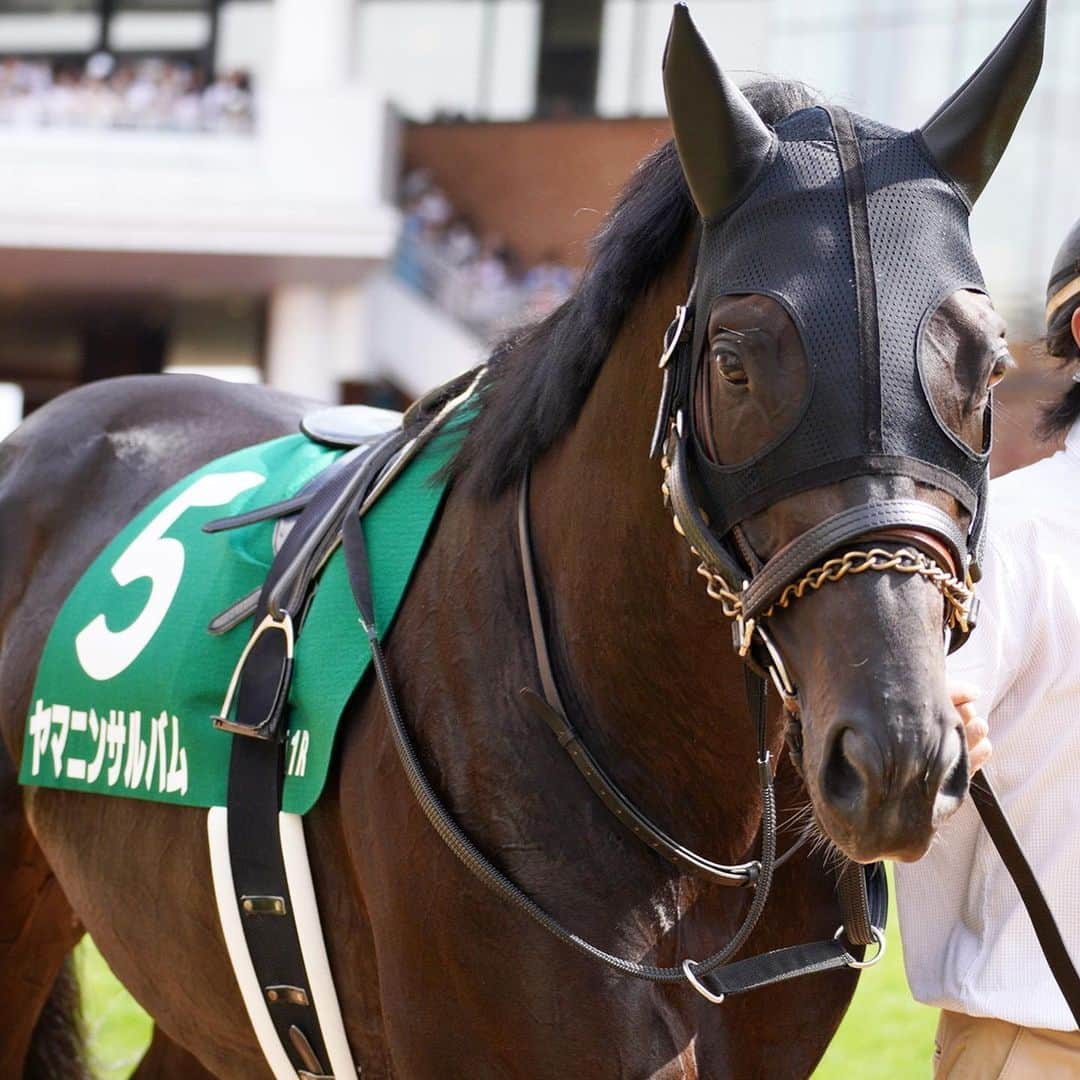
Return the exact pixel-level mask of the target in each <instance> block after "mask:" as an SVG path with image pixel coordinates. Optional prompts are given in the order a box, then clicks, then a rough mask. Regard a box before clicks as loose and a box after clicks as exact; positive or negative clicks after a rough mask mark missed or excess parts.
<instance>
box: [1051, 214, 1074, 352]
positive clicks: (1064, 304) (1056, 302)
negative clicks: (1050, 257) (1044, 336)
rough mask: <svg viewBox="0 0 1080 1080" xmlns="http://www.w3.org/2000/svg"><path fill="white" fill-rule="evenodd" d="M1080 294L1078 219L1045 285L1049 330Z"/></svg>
mask: <svg viewBox="0 0 1080 1080" xmlns="http://www.w3.org/2000/svg"><path fill="white" fill-rule="evenodd" d="M1078 296H1080V221H1078V222H1077V223H1076V224H1075V225H1073V227H1072V228H1071V229H1070V230H1069V235H1068V236H1067V237H1065V243H1064V244H1062V245H1061V249H1060V250H1059V251H1058V253H1057V258H1056V259H1054V268H1053V270H1051V271H1050V281H1049V283H1048V284H1047V286H1046V327H1047V329H1048V330H1050V329H1051V328H1052V327H1053V326H1054V323H1055V322H1056V321H1057V316H1058V315H1060V314H1061V313H1062V312H1063V311H1065V309H1066V308H1069V309H1070V311H1071V308H1072V306H1074V305H1072V304H1071V301H1073V300H1075V299H1076V298H1077V297H1078Z"/></svg>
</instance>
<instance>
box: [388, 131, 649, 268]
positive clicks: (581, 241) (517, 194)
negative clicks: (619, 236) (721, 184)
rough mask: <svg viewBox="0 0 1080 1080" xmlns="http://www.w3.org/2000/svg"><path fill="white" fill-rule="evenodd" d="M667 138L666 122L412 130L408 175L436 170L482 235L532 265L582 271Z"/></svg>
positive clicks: (408, 141)
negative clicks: (495, 237)
mask: <svg viewBox="0 0 1080 1080" xmlns="http://www.w3.org/2000/svg"><path fill="white" fill-rule="evenodd" d="M669 135H670V128H669V126H668V123H667V121H666V120H589V119H583V120H544V121H534V122H530V123H524V124H498V123H496V124H430V125H426V124H409V125H406V127H405V129H404V131H403V138H404V150H405V162H406V167H407V168H418V167H424V168H428V169H430V170H431V172H432V174H433V175H434V177H435V179H436V181H437V182H438V183H439V184H440V185H441V186H442V187H443V189H444V190H445V191H446V193H447V194H448V195H449V196H450V199H451V201H452V202H453V203H454V205H455V207H456V208H457V209H458V210H459V211H461V212H462V213H465V214H468V215H469V216H470V217H471V218H472V219H473V220H474V222H475V224H476V226H477V228H478V230H479V231H480V232H481V233H482V234H483V233H498V234H501V235H502V236H503V237H504V238H505V239H506V240H507V242H509V243H510V245H511V246H512V247H513V249H514V250H515V251H516V252H517V253H518V254H519V255H521V256H522V257H523V258H525V259H526V260H528V261H536V260H538V259H540V258H541V257H542V256H543V255H544V254H545V253H547V252H549V251H551V252H554V253H556V254H557V255H558V256H559V258H560V259H563V260H565V261H569V262H570V263H571V264H572V265H576V266H580V265H582V264H584V262H585V260H586V255H587V241H588V239H589V237H591V236H592V235H593V233H595V232H596V230H597V228H598V226H599V225H600V223H601V221H602V220H603V216H604V213H605V211H606V210H607V209H608V208H609V207H610V206H611V204H612V202H613V201H614V199H615V197H616V195H617V194H618V192H619V191H620V189H621V188H622V186H623V184H625V182H626V180H627V179H628V178H629V176H630V174H631V173H632V172H633V170H634V168H635V166H636V165H637V163H638V161H640V160H641V158H642V157H644V156H645V155H646V154H647V153H649V151H651V150H652V149H654V148H655V147H656V146H658V145H660V144H661V143H662V142H663V141H664V140H665V139H667V138H668V137H669Z"/></svg>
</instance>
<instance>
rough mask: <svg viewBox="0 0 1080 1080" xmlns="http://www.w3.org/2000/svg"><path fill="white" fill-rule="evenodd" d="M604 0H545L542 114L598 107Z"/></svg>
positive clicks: (540, 85) (565, 113) (539, 92)
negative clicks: (597, 81) (597, 76)
mask: <svg viewBox="0 0 1080 1080" xmlns="http://www.w3.org/2000/svg"><path fill="white" fill-rule="evenodd" d="M602 21H603V5H602V3H601V0H543V5H542V7H541V15H540V69H539V74H538V82H537V95H536V105H537V113H538V114H539V115H541V116H573V115H580V114H583V113H588V114H591V113H593V112H594V111H595V109H596V73H597V69H598V66H599V59H600V28H601V23H602Z"/></svg>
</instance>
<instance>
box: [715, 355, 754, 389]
mask: <svg viewBox="0 0 1080 1080" xmlns="http://www.w3.org/2000/svg"><path fill="white" fill-rule="evenodd" d="M713 361H714V362H715V363H716V368H717V370H718V371H719V372H720V377H721V378H722V379H724V381H725V382H729V383H731V384H732V385H733V386H745V385H746V384H747V383H748V382H749V381H750V377H749V376H748V375H747V374H746V368H744V367H743V364H742V360H741V359H740V358H739V354H738V353H737V352H736V351H735V350H734V349H732V347H731V346H730V345H719V346H715V347H714V348H713Z"/></svg>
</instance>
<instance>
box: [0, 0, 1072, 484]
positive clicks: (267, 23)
mask: <svg viewBox="0 0 1080 1080" xmlns="http://www.w3.org/2000/svg"><path fill="white" fill-rule="evenodd" d="M1019 7H1020V4H1019V0H817V2H816V3H814V4H806V3H804V2H802V0H695V2H694V3H693V13H694V16H695V18H696V19H697V21H698V22H699V24H700V26H701V27H702V29H703V31H704V33H705V35H706V37H707V38H708V39H709V41H710V42H711V43H712V45H713V47H714V49H715V50H716V51H717V53H718V55H719V58H720V60H721V62H722V63H723V64H724V65H726V66H727V67H728V68H729V69H731V70H733V71H735V72H736V73H741V74H742V75H743V76H746V77H748V76H749V75H750V74H751V73H753V72H759V71H772V72H777V73H781V74H785V75H791V76H795V77H798V78H800V79H803V80H804V81H806V82H808V83H810V84H811V85H813V86H815V87H817V88H818V89H820V90H822V91H824V92H825V93H827V94H828V95H830V96H831V97H833V98H834V99H836V100H837V101H839V102H841V103H842V104H845V105H847V106H849V107H852V108H855V109H857V110H859V111H861V112H864V113H866V114H868V115H871V116H874V117H875V118H877V119H881V120H884V121H887V122H890V123H893V124H896V125H897V126H908V127H911V126H915V125H917V124H919V123H920V122H922V121H924V120H925V119H927V118H928V117H929V116H930V114H931V113H932V112H933V111H934V110H935V109H936V108H937V106H938V105H939V104H940V103H941V102H942V101H943V100H944V99H945V98H946V97H947V96H948V94H949V93H951V91H952V90H953V89H954V88H955V87H956V86H958V85H959V84H960V83H961V82H962V81H963V80H964V79H965V78H966V77H967V75H968V74H969V73H970V72H971V71H973V70H974V68H975V67H976V66H977V64H978V63H979V62H980V60H981V59H982V58H983V57H984V56H985V55H986V53H987V52H988V51H989V49H990V48H991V47H992V46H993V45H994V44H995V43H996V41H997V40H998V38H999V37H1000V36H1001V34H1002V33H1003V32H1004V30H1005V28H1006V27H1007V26H1008V24H1009V23H1010V22H1011V20H1012V19H1013V18H1014V17H1015V15H1016V14H1017V11H1018V10H1019ZM1070 7H1071V10H1070ZM670 11H671V5H670V3H669V2H668V0H0V163H2V168H0V384H2V385H0V431H3V430H6V429H7V428H9V427H10V426H11V425H12V424H13V423H14V422H16V421H17V419H18V418H19V416H21V415H22V414H23V413H24V412H27V411H30V410H32V409H33V408H35V407H37V406H38V405H40V404H42V403H43V402H44V401H46V400H48V399H49V398H50V397H52V396H54V395H55V394H57V393H60V392H61V391H63V390H65V389H67V388H69V387H71V386H74V385H76V384H78V383H80V382H84V381H87V380H90V379H97V378H102V377H105V376H109V375H118V374H123V373H127V372H157V371H175V370H185V371H187V370H197V371H209V372H211V373H216V374H218V375H220V376H222V377H226V378H233V379H249V380H259V381H266V382H269V383H272V384H274V385H277V386H281V387H284V388H287V389H290V390H295V391H299V392H301V393H304V394H308V395H310V396H313V397H318V398H324V399H330V400H344V401H370V402H372V403H376V404H386V405H400V404H402V403H403V402H405V401H407V400H408V399H409V398H411V397H412V396H414V395H415V394H417V393H418V392H420V391H421V390H423V389H424V388H426V387H428V386H430V385H432V384H434V383H435V382H437V381H440V380H442V379H444V378H446V377H448V376H450V375H452V374H454V373H455V372H457V371H459V370H461V369H463V368H465V367H467V366H470V365H472V364H474V363H475V362H477V361H478V360H479V359H481V358H482V357H483V356H484V354H485V351H486V349H487V347H488V346H489V344H490V343H491V341H492V340H493V339H494V338H496V337H497V336H498V335H499V334H500V333H501V332H503V331H504V330H505V329H506V328H508V327H509V326H511V325H513V324H516V323H519V322H521V321H522V320H525V319H529V318H531V317H534V316H536V315H539V314H543V313H544V312H546V311H548V310H550V309H551V308H552V307H553V306H555V305H556V304H557V303H558V302H559V301H560V300H561V299H562V298H563V297H564V296H565V295H566V293H567V291H568V290H569V289H570V288H572V286H573V283H574V280H575V278H576V276H577V274H578V273H579V272H580V270H581V268H582V266H583V264H584V262H585V260H586V257H587V244H586V241H587V239H588V237H589V235H590V234H591V233H592V232H593V231H594V230H595V228H596V227H597V225H598V223H599V222H600V220H601V216H602V215H603V213H604V211H605V210H606V209H607V207H608V206H609V205H610V203H611V201H612V199H613V197H614V195H615V193H616V192H617V190H618V188H619V187H620V185H621V184H622V182H623V181H624V179H625V178H626V177H627V175H628V174H629V172H630V171H631V169H632V168H633V166H634V163H635V162H636V161H637V160H639V159H640V158H641V157H642V156H643V155H644V154H645V153H647V152H648V151H649V150H650V149H651V148H653V147H654V146H655V145H656V144H657V143H658V142H659V141H660V140H663V139H665V138H666V137H667V134H668V127H667V123H666V121H665V119H664V118H663V114H664V106H663V92H662V88H661V83H660V56H661V52H662V48H663V42H664V37H665V34H666V29H667V24H668V20H669V18H670ZM1051 19H1052V28H1051V33H1050V35H1049V40H1048V55H1047V60H1046V66H1045V69H1044V73H1043V78H1042V81H1041V83H1040V86H1039V88H1038V90H1037V91H1036V94H1035V97H1034V98H1033V100H1032V102H1031V104H1030V106H1029V107H1028V110H1027V113H1026V115H1025V117H1024V120H1023V122H1022V123H1021V126H1020V130H1019V132H1018V134H1017V137H1016V139H1015V141H1014V143H1013V146H1012V148H1011V149H1010V151H1009V154H1008V155H1007V157H1006V159H1005V162H1004V164H1003V165H1002V167H1001V169H1000V171H999V173H998V175H997V176H996V177H995V180H994V182H993V183H992V185H991V187H990V189H989V190H988V192H987V193H986V195H985V196H984V198H983V200H982V202H981V203H980V206H979V207H978V209H977V211H976V215H975V219H974V225H973V230H974V235H975V242H976V249H977V251H978V253H979V255H980V257H981V259H982V262H983V266H984V267H985V269H986V272H987V277H988V279H989V283H990V286H991V290H992V292H993V295H994V297H995V299H996V302H997V304H998V306H999V307H1000V308H1002V309H1003V310H1004V312H1005V313H1006V315H1007V316H1008V318H1009V320H1010V322H1011V324H1012V332H1013V338H1014V341H1015V342H1016V343H1017V345H1018V349H1017V351H1018V354H1019V356H1020V359H1021V361H1022V366H1021V370H1020V372H1019V373H1017V374H1016V375H1014V376H1013V378H1012V379H1011V380H1010V382H1009V384H1008V389H1007V390H1006V391H1005V392H1004V393H1003V395H1002V398H1003V401H1002V406H1003V407H1002V408H1001V409H1000V410H999V420H1000V422H999V425H998V428H999V445H998V456H997V461H996V467H997V470H998V471H1003V470H1004V469H1007V468H1011V467H1013V466H1015V465H1016V464H1019V463H1021V462H1022V461H1026V460H1029V459H1030V458H1031V457H1032V456H1033V455H1034V454H1036V453H1039V452H1040V449H1039V448H1038V447H1037V446H1035V445H1034V444H1033V443H1032V442H1031V440H1030V438H1029V435H1028V433H1029V431H1030V428H1031V421H1032V418H1033V416H1034V412H1035V406H1036V403H1037V402H1038V401H1039V400H1040V399H1044V398H1048V397H1051V396H1053V394H1054V393H1055V388H1056V385H1057V384H1056V383H1055V382H1054V379H1053V376H1052V375H1048V374H1047V370H1046V369H1047V367H1048V365H1046V364H1045V363H1043V362H1040V360H1039V357H1038V355H1037V353H1032V352H1031V350H1029V349H1026V348H1024V345H1025V343H1030V342H1031V341H1033V340H1034V339H1035V338H1036V337H1037V336H1038V334H1039V332H1040V326H1041V308H1042V299H1043V289H1044V284H1045V279H1046V276H1047V271H1048V268H1049V265H1050V262H1051V260H1052V257H1053V254H1054V252H1055V250H1056V248H1057V245H1058V244H1059V242H1060V240H1061V239H1062V237H1063V235H1064V233H1065V230H1066V229H1067V227H1068V226H1069V224H1070V223H1071V222H1072V221H1073V220H1074V219H1075V218H1076V217H1078V216H1080V205H1078V203H1080V199H1078V198H1077V197H1076V196H1075V194H1074V192H1075V181H1074V179H1073V178H1074V177H1075V176H1076V174H1077V171H1078V166H1080V143H1078V141H1077V140H1075V139H1071V138H1070V137H1069V136H1070V134H1071V129H1072V125H1073V124H1074V122H1075V121H1074V117H1073V115H1072V113H1071V106H1072V105H1073V103H1074V102H1075V101H1076V99H1077V93H1078V91H1080V68H1078V67H1077V65H1076V64H1075V63H1074V62H1073V60H1072V58H1071V57H1070V56H1069V55H1068V52H1067V45H1066V43H1067V42H1069V41H1076V40H1080V9H1077V8H1076V7H1075V6H1072V5H1070V6H1069V7H1066V5H1056V6H1055V7H1054V9H1053V10H1052V12H1051Z"/></svg>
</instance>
